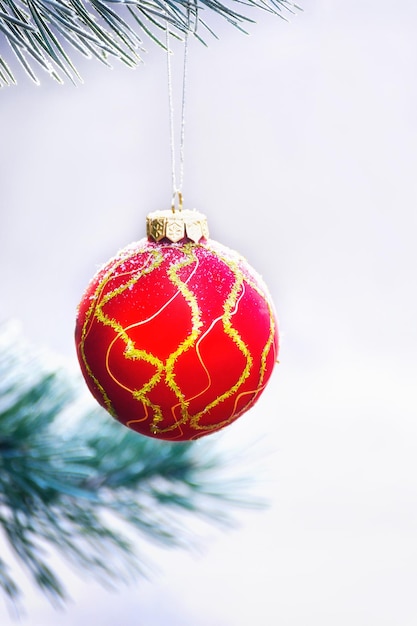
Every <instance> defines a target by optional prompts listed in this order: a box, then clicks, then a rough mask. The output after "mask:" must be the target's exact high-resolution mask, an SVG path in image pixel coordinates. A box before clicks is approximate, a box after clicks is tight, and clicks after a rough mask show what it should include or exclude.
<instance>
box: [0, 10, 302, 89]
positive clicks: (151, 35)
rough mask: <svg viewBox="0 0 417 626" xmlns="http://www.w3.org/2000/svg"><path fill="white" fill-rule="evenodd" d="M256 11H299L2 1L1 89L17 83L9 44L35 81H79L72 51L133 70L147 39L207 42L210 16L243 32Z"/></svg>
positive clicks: (15, 56) (278, 13) (277, 12)
mask: <svg viewBox="0 0 417 626" xmlns="http://www.w3.org/2000/svg"><path fill="white" fill-rule="evenodd" d="M253 8H255V9H259V10H262V11H268V12H270V13H271V14H275V15H279V16H281V17H285V14H286V13H288V12H293V11H294V10H295V9H298V8H299V7H297V5H295V4H294V3H293V2H291V1H290V0H245V1H242V0H229V1H228V2H227V3H225V2H220V1H219V0H0V86H4V85H12V84H15V83H16V77H15V71H14V69H12V68H11V67H10V63H11V61H9V59H8V58H7V60H6V56H5V52H6V48H7V44H8V47H9V48H10V49H11V51H12V52H13V54H12V55H11V56H12V57H14V59H15V60H16V61H18V64H20V66H21V67H23V69H24V70H25V71H26V73H27V74H28V75H29V76H30V78H31V79H32V80H33V81H34V82H36V83H39V77H38V70H39V69H41V70H43V71H45V72H46V73H47V74H49V75H50V76H51V77H52V78H54V79H55V80H57V81H59V82H63V80H64V79H65V78H66V79H69V80H70V81H72V82H73V83H77V81H81V77H80V75H79V73H78V71H77V69H76V66H75V64H74V62H73V61H72V53H73V52H76V53H80V54H81V55H83V56H84V57H87V58H92V57H94V58H96V59H99V60H100V61H101V62H103V63H105V64H107V65H109V64H110V60H111V59H118V60H120V61H122V62H123V63H125V64H126V65H128V66H129V67H135V66H136V65H137V64H138V63H139V62H140V61H141V54H142V52H143V51H144V47H143V46H144V44H143V39H145V40H148V39H150V40H153V41H154V42H157V43H159V44H160V45H162V46H164V45H165V44H164V41H165V38H164V32H165V30H166V29H167V28H169V29H170V30H171V31H172V32H173V33H174V34H175V35H176V36H177V37H181V36H182V35H183V34H184V33H186V32H187V31H188V32H191V33H192V34H194V35H196V36H197V37H198V38H199V39H200V40H203V39H204V31H206V32H209V33H211V34H214V33H213V32H212V30H211V28H210V27H209V26H208V21H209V16H210V14H212V13H216V14H218V15H220V16H222V17H223V18H225V19H226V20H227V21H228V22H230V23H231V24H232V25H234V26H236V27H238V28H241V29H242V30H243V25H244V24H245V23H247V22H251V21H253V20H252V19H251V18H250V17H249V14H248V9H253ZM201 30H202V31H203V33H201ZM8 56H10V55H8Z"/></svg>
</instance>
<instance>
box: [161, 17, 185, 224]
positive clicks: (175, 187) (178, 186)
mask: <svg viewBox="0 0 417 626" xmlns="http://www.w3.org/2000/svg"><path fill="white" fill-rule="evenodd" d="M189 29H190V9H189V8H188V10H187V30H186V32H185V35H184V61H183V70H182V96H181V126H180V147H179V158H180V164H179V177H178V181H177V165H176V147H175V120H174V97H173V87H172V67H171V54H172V53H171V50H170V33H169V26H168V22H166V25H165V32H166V49H167V73H168V99H169V126H170V144H171V170H172V201H171V208H172V211H173V212H174V213H175V206H176V204H178V210H179V211H181V210H182V202H183V195H182V187H183V184H184V144H185V141H184V140H185V93H186V82H187V57H188V34H189Z"/></svg>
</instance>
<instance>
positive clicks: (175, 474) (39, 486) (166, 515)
mask: <svg viewBox="0 0 417 626" xmlns="http://www.w3.org/2000/svg"><path fill="white" fill-rule="evenodd" d="M222 465H224V463H222V460H221V458H218V457H217V456H216V454H215V453H213V443H212V441H208V442H207V444H206V442H196V443H169V442H163V441H156V440H153V439H150V438H147V437H142V436H140V435H138V434H136V433H134V432H132V431H130V430H128V429H127V428H125V427H124V426H121V425H120V424H118V423H117V422H116V421H115V420H113V419H112V418H110V417H109V416H108V415H107V413H106V412H105V411H103V410H101V409H100V408H96V406H95V403H93V401H92V400H91V401H90V398H89V395H88V392H87V393H86V389H85V385H84V381H82V380H81V378H80V377H79V376H78V375H76V376H75V375H74V376H72V375H70V373H69V372H68V369H67V368H66V367H63V366H62V365H57V364H56V363H55V362H52V361H51V359H50V357H48V356H46V355H45V354H44V353H41V352H39V351H38V350H33V349H32V348H30V347H28V345H27V344H26V342H25V341H24V340H23V339H22V337H21V335H20V332H19V330H18V328H17V327H16V326H15V325H11V324H8V325H6V326H4V327H0V528H2V529H3V531H4V536H5V537H6V539H7V540H8V543H9V545H10V548H11V550H12V552H13V554H14V556H15V557H16V559H17V561H18V563H19V564H20V566H21V567H22V568H23V569H24V570H26V571H27V572H29V574H30V576H31V578H32V580H33V582H34V583H35V584H36V585H37V586H38V587H39V588H40V589H41V590H42V591H43V592H44V593H45V594H46V595H47V596H48V597H49V598H50V599H51V600H53V601H62V600H64V599H65V597H66V590H65V588H64V585H63V584H62V582H61V581H60V579H59V576H58V575H57V574H56V572H54V571H53V569H52V567H51V565H50V563H49V556H50V555H52V554H53V553H54V552H55V553H58V554H60V555H61V556H64V557H66V558H67V559H69V560H70V562H71V563H72V564H73V565H75V566H76V567H77V568H78V569H79V570H80V571H81V572H82V574H83V576H84V577H86V574H87V572H88V571H90V572H91V578H92V579H94V580H99V581H101V582H103V583H106V584H109V583H114V584H115V585H116V584H118V583H119V582H120V581H125V582H127V581H128V580H131V579H132V577H133V576H136V575H138V574H141V573H142V574H143V573H144V572H145V567H144V564H143V559H142V558H141V554H140V551H139V550H138V545H141V543H142V545H144V542H146V541H149V540H152V541H155V540H156V541H157V542H159V543H160V544H162V545H166V546H175V545H176V546H185V545H188V543H189V539H190V537H189V534H188V533H187V531H186V525H185V524H184V515H185V514H188V513H192V514H194V515H199V516H203V517H204V518H205V519H206V520H209V521H211V522H216V523H227V522H230V521H231V517H230V515H229V512H228V509H229V510H230V509H231V508H233V507H236V506H259V505H260V502H259V501H257V500H256V499H255V500H251V498H250V497H249V496H248V490H247V487H248V482H247V480H246V479H240V480H237V481H236V480H232V479H228V478H227V476H226V472H223V471H222ZM245 493H246V495H245V496H244V495H242V494H245ZM123 529H125V531H126V532H122V531H123ZM138 533H139V535H138V537H139V539H141V541H138V540H136V535H137V534H138ZM132 534H135V541H134V546H133V544H132ZM0 588H1V589H2V590H3V592H4V594H5V596H6V597H8V598H9V599H11V600H13V601H17V600H19V598H20V595H21V589H20V587H19V585H18V583H17V581H16V580H15V579H14V578H13V576H12V574H11V569H10V567H9V564H8V563H6V562H5V561H4V560H2V559H0Z"/></svg>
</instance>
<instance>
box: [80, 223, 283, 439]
mask: <svg viewBox="0 0 417 626" xmlns="http://www.w3.org/2000/svg"><path fill="white" fill-rule="evenodd" d="M147 235H148V236H147V238H144V239H141V240H140V241H138V242H135V243H132V244H130V245H129V246H127V247H125V248H124V249H123V250H121V251H120V252H119V253H118V254H117V255H116V256H115V257H114V258H113V259H111V260H110V261H108V263H106V264H105V265H104V266H103V267H102V268H101V269H100V270H99V271H98V273H97V274H96V276H95V277H94V278H93V280H92V281H91V283H90V284H89V286H88V288H87V290H86V292H85V294H84V296H83V298H82V300H81V302H80V305H79V308H78V315H77V323H76V331H75V339H76V347H77V354H78V359H79V362H80V366H81V370H82V373H83V375H84V378H85V380H86V382H87V385H88V387H89V389H90V391H91V393H92V394H93V396H94V397H95V398H96V400H97V401H98V402H99V403H100V404H101V405H102V406H104V407H105V408H106V409H107V410H108V411H109V413H110V414H111V415H112V416H113V417H115V418H116V419H118V420H119V421H120V422H122V423H123V424H125V425H126V426H128V427H129V428H131V429H133V430H135V431H137V432H139V433H142V434H143V435H147V436H150V437H156V438H159V439H166V440H171V441H183V440H190V439H197V438H198V437H202V436H204V435H207V434H209V433H212V432H214V431H217V430H219V429H221V428H223V427H224V426H226V425H228V424H230V423H232V422H233V421H235V420H236V419H237V418H238V417H240V416H241V415H242V414H243V413H244V412H245V411H247V410H248V409H249V408H251V407H252V406H253V405H254V404H255V402H256V401H257V400H258V398H259V397H260V395H261V393H262V392H263V390H264V388H265V386H266V384H267V382H268V380H269V378H270V376H271V374H272V370H273V368H274V365H275V363H276V360H277V357H278V347H279V342H278V327H277V322H276V317H275V313H274V307H273V304H272V301H271V298H270V295H269V293H268V290H267V288H266V286H265V285H264V283H263V281H262V279H261V277H260V276H259V275H258V274H257V273H256V272H255V270H253V269H252V268H251V267H250V265H249V264H248V263H247V262H246V260H245V259H244V258H243V257H241V256H240V255H239V254H238V253H237V252H235V251H233V250H230V249H229V248H226V247H225V246H223V245H221V244H219V243H217V242H215V241H213V240H211V239H209V238H208V229H207V222H206V220H205V217H204V216H203V215H201V214H200V213H197V212H196V211H180V212H174V213H173V212H171V211H159V212H156V213H151V214H149V215H148V217H147Z"/></svg>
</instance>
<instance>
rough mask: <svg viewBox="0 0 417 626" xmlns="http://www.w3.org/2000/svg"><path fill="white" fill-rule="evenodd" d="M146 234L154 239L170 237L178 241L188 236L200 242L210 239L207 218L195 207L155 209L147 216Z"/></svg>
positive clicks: (173, 241) (171, 239)
mask: <svg viewBox="0 0 417 626" xmlns="http://www.w3.org/2000/svg"><path fill="white" fill-rule="evenodd" d="M146 235H147V236H148V237H149V238H150V239H153V240H154V241H161V240H162V239H168V240H169V241H171V242H172V243H177V242H178V241H181V239H184V238H187V239H190V240H191V241H194V243H198V242H199V241H200V240H201V239H208V236H209V230H208V225H207V218H206V216H205V215H203V214H202V213H200V212H199V211H196V210H195V209H193V210H192V211H190V210H189V209H185V210H184V211H182V210H181V211H173V210H171V211H153V212H152V213H148V215H147V216H146Z"/></svg>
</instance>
